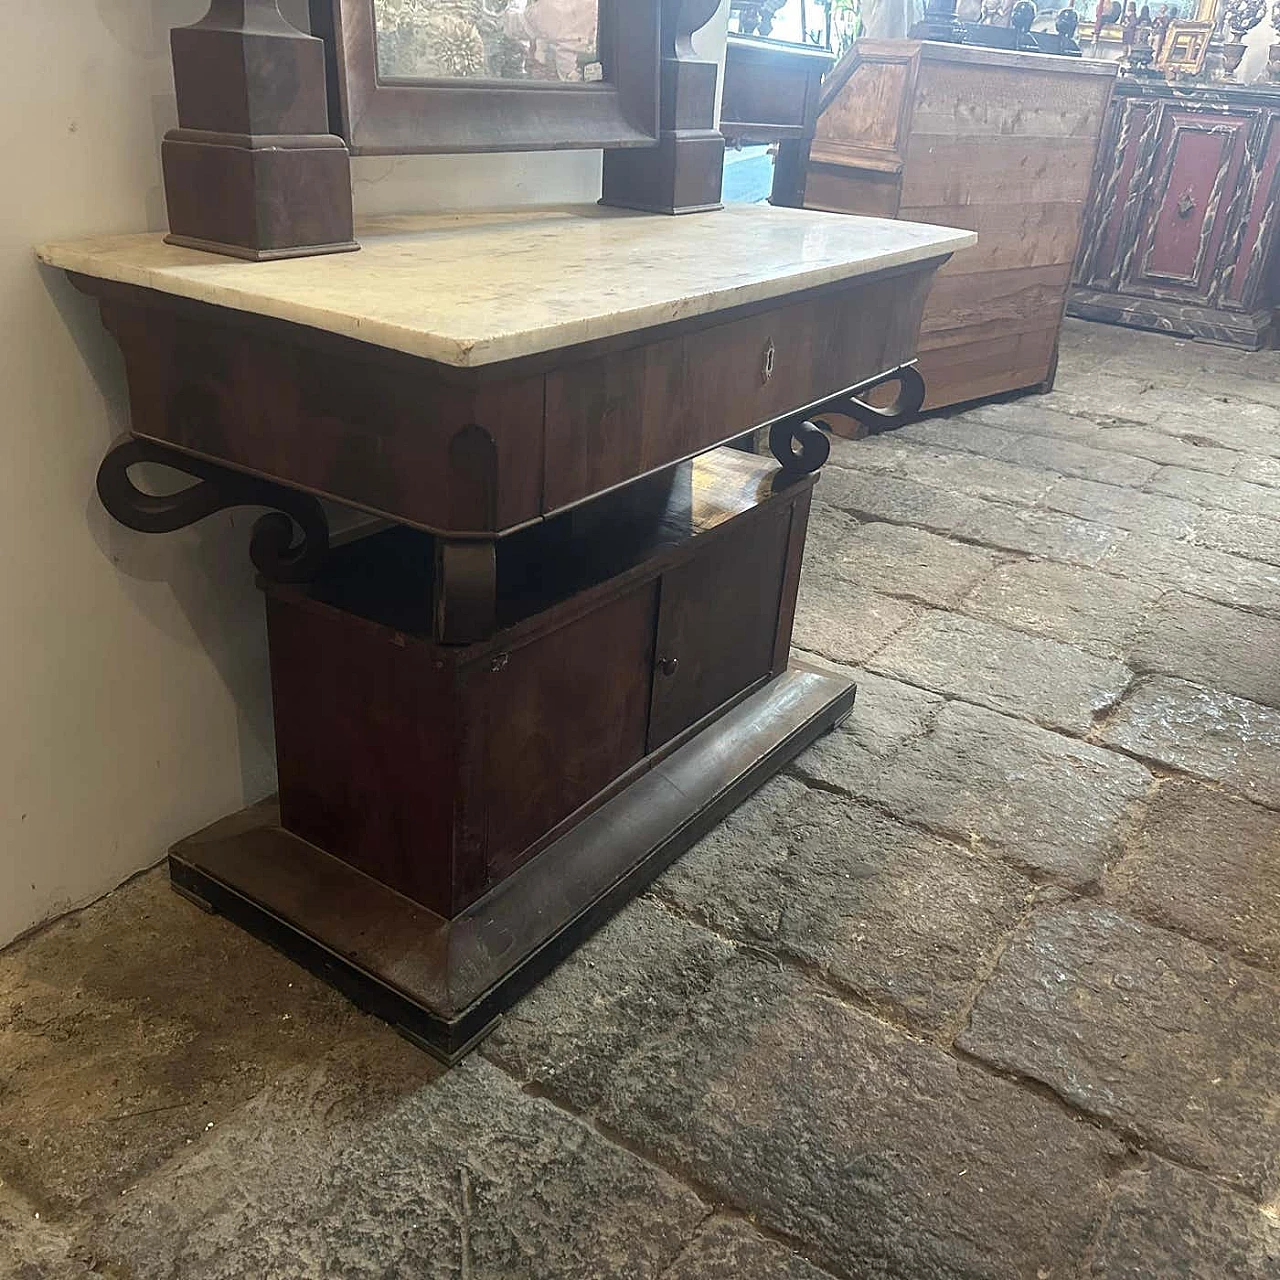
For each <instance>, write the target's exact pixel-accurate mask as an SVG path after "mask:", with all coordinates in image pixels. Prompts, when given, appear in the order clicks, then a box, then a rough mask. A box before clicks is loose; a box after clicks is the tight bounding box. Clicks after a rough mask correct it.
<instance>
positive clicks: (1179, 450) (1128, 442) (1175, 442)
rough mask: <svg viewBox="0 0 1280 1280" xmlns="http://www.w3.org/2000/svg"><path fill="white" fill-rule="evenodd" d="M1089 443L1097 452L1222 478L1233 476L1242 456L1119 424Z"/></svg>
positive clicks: (1099, 431) (1233, 452)
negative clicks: (1204, 472) (1116, 454)
mask: <svg viewBox="0 0 1280 1280" xmlns="http://www.w3.org/2000/svg"><path fill="white" fill-rule="evenodd" d="M1088 443H1089V444H1091V445H1093V447H1094V448H1096V449H1114V450H1116V451H1117V452H1119V453H1126V454H1130V455H1132V456H1133V457H1136V458H1146V459H1147V460H1148V461H1150V462H1158V463H1160V464H1161V465H1162V466H1172V467H1185V468H1187V470H1189V471H1211V472H1214V473H1215V474H1217V475H1222V476H1229V475H1232V474H1233V473H1234V472H1235V469H1236V468H1237V467H1238V466H1239V465H1240V459H1241V457H1242V456H1243V455H1242V454H1240V453H1238V452H1236V450H1234V449H1222V448H1219V447H1218V446H1217V445H1212V444H1206V443H1192V442H1191V441H1190V440H1185V439H1182V438H1180V437H1178V436H1171V435H1166V434H1164V433H1163V432H1160V431H1152V430H1150V429H1148V428H1146V427H1131V426H1123V425H1121V424H1119V423H1117V424H1116V425H1114V426H1105V427H1101V428H1099V430H1098V432H1097V434H1096V435H1094V436H1092V437H1091V438H1090V439H1089V441H1088ZM1101 478H1102V477H1099V479H1101ZM1126 483H1129V482H1127V481H1126Z"/></svg>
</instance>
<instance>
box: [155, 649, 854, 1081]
mask: <svg viewBox="0 0 1280 1280" xmlns="http://www.w3.org/2000/svg"><path fill="white" fill-rule="evenodd" d="M854 694H855V689H854V685H853V683H852V681H850V680H848V679H846V678H845V677H843V676H839V675H834V674H832V673H829V672H826V671H820V670H817V669H816V668H812V667H808V666H805V665H804V664H801V663H795V664H793V665H792V666H791V668H790V669H789V670H788V671H786V672H785V673H784V674H782V675H781V676H779V677H777V678H776V679H774V680H772V681H771V682H770V683H769V684H767V685H765V686H764V687H763V688H762V689H760V690H758V691H757V692H756V693H754V694H752V695H751V696H750V697H748V698H747V699H745V700H744V701H742V702H740V703H739V704H738V705H737V706H736V707H734V708H733V709H732V710H731V711H729V712H728V713H727V714H725V715H724V716H722V717H720V719H718V720H716V721H715V722H714V723H713V724H712V725H710V726H709V727H708V728H706V729H704V730H703V731H702V732H701V733H699V734H698V735H697V736H695V737H694V738H693V739H691V740H690V741H689V742H687V743H685V745H684V746H682V747H680V748H679V749H678V750H676V751H675V752H674V753H672V754H671V755H670V756H668V757H667V758H666V759H665V760H663V761H662V762H661V763H659V764H658V765H657V766H656V767H654V768H653V769H651V770H649V771H648V772H647V773H644V774H642V775H641V776H640V777H638V778H637V779H636V780H635V781H634V782H632V783H631V784H630V785H629V786H628V787H627V788H626V789H625V790H624V791H622V792H620V793H619V794H618V795H616V796H614V797H613V799H611V800H610V801H609V802H608V803H607V804H605V805H604V806H602V807H601V808H600V809H597V810H596V811H595V812H594V813H593V814H591V815H590V816H589V817H588V818H586V819H585V820H584V821H582V822H580V823H579V824H578V825H577V826H575V827H574V828H572V829H571V830H570V831H569V832H568V833H567V834H566V835H564V836H562V837H561V838H560V839H559V840H557V841H556V842H555V843H554V844H552V845H550V846H549V847H548V848H547V849H545V850H544V851H543V852H542V853H541V854H539V855H538V857H536V858H534V859H532V860H531V861H529V862H527V863H526V864H524V866H522V867H520V868H518V869H517V870H516V871H515V872H513V873H512V874H511V875H510V876H508V877H507V878H506V879H505V880H503V881H502V882H501V883H499V884H498V885H496V886H495V887H494V888H493V889H492V890H490V891H489V892H488V893H487V894H486V895H485V896H484V897H483V898H481V899H480V900H479V901H477V902H475V903H474V904H473V905H472V906H470V907H469V908H467V909H466V910H465V911H464V912H462V914H460V915H458V916H456V917H454V918H453V919H452V920H450V919H447V918H445V917H444V916H440V915H437V914H436V913H434V912H432V911H429V910H427V909H426V908H425V907H422V906H420V905H418V904H417V903H415V902H413V901H411V900H410V899H409V898H406V897H403V896H402V895H401V894H398V893H396V892H395V891H394V890H393V889H390V888H388V887H387V886H385V885H383V884H380V883H379V882H378V881H376V880H374V879H373V878H372V877H370V876H367V875H364V874H363V873H361V872H360V871H357V870H356V869H355V868H354V867H352V866H349V865H348V864H347V863H345V862H343V861H340V860H339V859H338V858H334V857H331V856H330V855H329V854H327V853H324V852H322V851H321V850H320V849H318V848H316V847H315V846H314V845H312V844H308V843H307V842H306V841H305V840H303V839H301V838H300V837H298V836H295V835H292V834H291V833H289V832H288V831H285V830H284V829H283V828H282V827H281V826H280V825H279V813H278V810H277V808H276V806H275V805H274V804H272V803H265V804H261V805H257V806H254V807H253V808H250V809H246V810H244V811H243V812H242V813H239V814H236V815H234V816H233V817H230V818H225V819H223V820H222V821H221V822H217V823H215V824H214V825H213V826H211V827H208V828H207V829H206V830H204V831H202V832H200V833H199V834H198V835H195V836H192V837H191V838H190V839H187V840H184V841H182V842H181V843H180V844H177V845H175V846H174V848H173V850H172V852H171V854H170V858H169V867H170V873H171V876H172V879H173V884H174V887H175V888H177V889H179V890H180V891H181V892H183V893H184V894H185V895H186V896H188V897H192V898H194V899H196V900H197V901H198V902H200V903H201V904H202V905H205V906H207V907H208V908H209V909H211V910H215V911H218V912H220V913H222V914H224V915H226V916H227V917H228V918H230V919H232V920H234V921H235V922H236V923H237V924H239V925H241V926H242V927H243V928H245V929H248V930H249V931H250V932H251V933H254V934H255V935H257V936H258V937H260V938H262V939H263V940H264V941H266V942H269V943H271V944H272V945H273V946H275V947H277V948H278V949H279V950H281V951H283V952H284V953H285V954H286V955H289V956H291V957H292V958H293V959H295V960H297V961H298V962H299V963H301V964H302V965H304V966H305V967H307V968H308V969H311V970H312V971H313V972H316V973H318V974H319V975H320V976H321V977H323V978H324V979H325V980H326V981H328V982H330V983H332V984H333V985H334V986H336V987H338V988H339V989H340V990H342V991H343V992H345V993H346V994H347V995H348V996H349V997H350V998H351V999H352V1000H354V1001H355V1002H356V1003H357V1004H358V1005H360V1006H361V1007H362V1008H364V1009H367V1010H368V1011H369V1012H370V1013H373V1014H375V1015H376V1016H378V1017H380V1018H383V1019H385V1020H386V1021H388V1022H390V1023H392V1024H393V1025H394V1026H395V1027H396V1028H397V1030H400V1031H402V1032H403V1033H404V1034H405V1035H407V1036H408V1037H409V1038H410V1039H412V1040H413V1041H414V1042H415V1043H417V1044H419V1045H421V1046H422V1047H423V1048H425V1049H427V1050H428V1051H429V1052H431V1053H433V1054H434V1055H436V1056H437V1057H439V1058H441V1059H443V1060H444V1061H445V1062H455V1061H457V1060H458V1058H460V1057H461V1056H462V1055H463V1054H465V1053H466V1052H467V1051H468V1050H469V1049H470V1048H471V1047H473V1046H474V1044H475V1043H476V1041H477V1039H478V1038H480V1037H481V1036H483V1035H484V1034H485V1033H486V1032H487V1031H488V1030H489V1029H490V1028H491V1027H492V1025H493V1022H494V1019H496V1018H497V1017H498V1016H499V1015H500V1014H501V1013H503V1012H504V1011H505V1010H506V1009H509V1008H510V1007H511V1005H513V1004H514V1003H515V1002H516V1001H517V1000H518V999H520V997H521V996H523V995H524V994H525V993H526V992H527V991H528V990H529V989H530V988H531V987H532V986H533V985H534V984H535V983H537V982H538V981H539V980H540V979H541V978H542V977H543V976H545V974H546V973H548V972H549V971H550V970H551V969H552V968H553V967H554V966H555V965H556V964H558V963H559V962H560V961H561V960H562V959H563V958H564V957H565V956H566V955H568V954H569V953H570V952H571V951H572V950H573V949H574V948H575V947H576V946H577V945H578V944H579V943H580V942H582V941H583V940H584V939H585V938H587V937H589V936H590V935H591V934H592V933H593V932H594V931H595V930H596V929H597V928H598V927H599V926H600V925H601V924H603V923H604V922H605V921H606V920H608V918H609V917H610V916H611V915H613V914H614V912H616V911H617V910H618V908H619V907H621V906H622V905H623V903H625V902H627V901H628V900H629V899H631V898H632V897H634V896H635V895H636V894H637V893H639V892H640V891H641V890H642V889H643V888H644V887H645V886H646V885H648V884H649V883H650V882H651V881H652V880H653V879H654V878H655V877H656V876H657V875H659V874H660V873H661V872H662V871H663V870H664V869H665V868H666V867H667V866H669V865H670V864H671V863H672V862H673V861H674V860H675V859H676V858H677V857H679V855H680V854H681V853H682V852H684V850H686V849H687V848H689V847H690V846H691V845H692V844H694V843H695V842H696V841H697V840H699V839H700V838H701V837H702V836H703V835H705V834H706V832H708V831H709V830H710V829H711V828H712V827H713V826H714V825H715V824H716V823H717V822H719V821H720V819H721V818H723V817H724V816H725V815H726V814H727V813H729V812H730V811H731V810H732V809H733V808H734V807H735V806H737V805H738V804H739V803H741V801H742V800H743V799H745V798H746V797H747V796H748V795H750V794H751V793H752V792H753V791H755V790H756V789H757V788H758V787H759V786H760V785H761V784H762V783H763V782H764V781H765V780H766V779H767V778H769V777H771V776H772V775H773V774H775V773H777V772H778V770H780V769H781V768H782V767H783V766H784V765H786V764H787V762H788V761H790V760H791V759H792V758H793V757H794V756H796V755H797V754H798V753H799V752H801V751H803V750H804V748H805V747H807V746H808V745H809V744H810V743H811V742H813V741H814V739H816V738H817V737H818V736H819V735H821V734H822V733H825V732H826V731H827V730H828V729H830V728H832V727H833V726H834V725H836V724H838V723H840V721H841V720H843V719H844V718H845V717H846V716H847V715H848V714H849V712H850V711H851V710H852V708H853V700H854Z"/></svg>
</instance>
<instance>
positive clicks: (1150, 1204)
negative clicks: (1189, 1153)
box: [1092, 1156, 1280, 1280]
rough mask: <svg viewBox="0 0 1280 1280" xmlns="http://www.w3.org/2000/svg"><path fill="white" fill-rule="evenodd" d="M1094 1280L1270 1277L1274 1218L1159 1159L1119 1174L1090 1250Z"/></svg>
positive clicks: (1277, 1232) (1279, 1241)
mask: <svg viewBox="0 0 1280 1280" xmlns="http://www.w3.org/2000/svg"><path fill="white" fill-rule="evenodd" d="M1092 1275H1094V1276H1096V1277H1098V1278H1099V1280H1172V1278H1173V1277H1175V1276H1176V1277H1177V1278H1178V1280H1275V1277H1276V1276H1277V1275H1280V1221H1277V1219H1276V1218H1274V1217H1271V1216H1268V1215H1267V1214H1265V1213H1263V1212H1262V1211H1261V1210H1260V1209H1259V1208H1258V1206H1257V1205H1256V1204H1253V1203H1252V1202H1251V1201H1249V1200H1247V1199H1245V1198H1244V1197H1243V1196H1240V1195H1237V1194H1235V1193H1234V1192H1232V1191H1229V1190H1227V1188H1226V1187H1224V1186H1222V1185H1221V1184H1220V1183H1217V1182H1215V1181H1214V1180H1213V1179H1211V1178H1206V1177H1204V1176H1203V1175H1201V1174H1198V1173H1193V1172H1192V1171H1191V1170H1189V1169H1182V1168H1180V1167H1179V1166H1178V1165H1176V1164H1170V1163H1169V1162H1168V1161H1167V1160H1161V1159H1160V1158H1159V1157H1158V1156H1153V1157H1151V1159H1150V1161H1149V1164H1148V1167H1146V1168H1144V1169H1135V1170H1133V1171H1131V1172H1129V1173H1126V1174H1125V1175H1124V1176H1123V1178H1122V1179H1121V1182H1120V1188H1119V1190H1118V1191H1117V1193H1116V1198H1115V1201H1114V1202H1113V1204H1112V1207H1111V1213H1110V1215H1109V1217H1108V1219H1107V1225H1106V1227H1105V1228H1104V1230H1103V1232H1102V1236H1101V1239H1100V1240H1099V1242H1098V1247H1097V1249H1096V1251H1095V1253H1094V1259H1093V1267H1092Z"/></svg>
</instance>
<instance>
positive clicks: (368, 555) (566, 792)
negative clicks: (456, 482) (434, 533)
mask: <svg viewBox="0 0 1280 1280" xmlns="http://www.w3.org/2000/svg"><path fill="white" fill-rule="evenodd" d="M812 485H813V477H804V478H800V479H796V480H794V481H792V482H790V483H783V482H782V473H781V472H779V470H778V469H777V467H776V465H775V464H774V463H773V462H772V460H769V461H767V462H766V460H764V459H761V458H754V457H751V456H750V455H747V454H742V453H738V452H736V451H734V450H714V451H712V452H711V453H710V454H706V455H703V456H702V457H700V458H698V459H695V460H694V461H693V462H691V463H686V464H684V465H683V466H682V467H681V468H679V469H678V470H677V481H676V483H674V484H672V485H671V486H670V488H669V492H668V490H667V489H666V488H661V489H659V490H658V492H659V494H660V497H661V498H662V500H661V501H660V502H659V505H658V507H657V508H656V509H655V510H654V511H652V512H651V513H650V515H649V519H648V523H647V525H645V524H644V523H643V522H640V524H641V526H642V527H640V528H639V529H638V532H637V533H636V534H635V536H634V538H633V540H632V547H631V551H630V553H629V554H628V556H627V557H626V559H625V561H624V562H622V563H611V564H610V565H609V566H608V567H607V570H601V569H599V567H598V566H595V564H594V560H593V547H594V544H595V543H596V542H598V541H599V539H598V536H597V535H598V532H599V529H600V525H601V521H602V520H603V521H604V522H605V523H608V520H609V518H610V512H609V510H608V509H606V510H605V511H603V512H597V513H594V515H593V517H592V518H591V519H585V520H579V521H577V522H576V524H573V525H570V524H568V523H565V522H562V523H561V524H559V525H557V526H552V525H548V526H547V527H546V529H545V531H541V530H538V531H535V532H534V534H533V535H531V536H534V537H537V538H544V539H545V540H546V543H547V546H548V547H554V551H555V556H556V558H557V560H558V562H559V564H560V565H561V567H562V568H563V570H564V575H563V582H558V583H557V584H534V583H530V582H528V581H527V580H526V581H520V580H513V581H512V583H511V590H512V593H513V598H514V597H515V596H518V597H519V599H520V601H521V602H522V605H521V609H520V610H518V611H517V612H518V613H519V614H520V616H515V617H513V618H512V619H511V621H510V623H509V625H507V626H506V627H505V629H504V630H502V631H500V632H499V633H498V634H497V635H496V636H494V637H493V638H492V639H491V640H487V641H485V642H483V643H482V644H475V645H460V646H449V645H441V644H436V643H433V642H431V641H429V640H427V639H424V638H423V637H422V636H421V635H419V634H416V633H415V631H414V630H413V628H412V626H411V625H406V624H407V622H408V621H410V620H411V619H412V617H413V613H414V609H413V602H412V601H409V602H406V601H405V600H403V599H400V598H396V597H387V598H384V597H383V596H382V595H381V594H380V590H379V588H378V585H377V584H379V583H383V582H385V583H387V584H391V583H395V584H399V585H398V586H397V588H396V589H397V590H403V585H402V584H404V583H405V581H406V574H405V572H404V567H405V564H406V563H407V562H410V561H412V562H416V563H420V564H422V565H423V566H424V569H423V572H424V573H426V572H428V570H427V568H426V566H429V565H430V563H431V562H432V557H431V555H430V539H429V538H428V537H427V536H426V535H421V534H416V533H413V532H411V531H407V530H402V529H401V530H393V531H389V532H387V533H383V534H375V535H374V536H372V537H370V538H366V539H364V540H362V541H361V542H357V543H354V544H350V545H349V546H347V547H344V548H340V549H339V550H338V552H336V553H335V554H334V555H333V556H332V558H331V563H330V567H329V568H328V569H327V570H326V572H325V575H324V577H323V578H322V579H321V580H320V581H319V582H317V583H315V584H312V586H311V587H310V588H308V589H301V588H293V587H279V586H270V587H268V588H267V590H268V599H267V621H268V636H269V641H270V648H271V668H272V681H273V692H274V698H275V708H276V723H277V743H276V754H277V761H278V768H279V783H280V806H281V825H282V826H284V827H285V828H286V829H287V830H289V831H292V832H293V833H294V834H295V835H298V836H301V837H302V838H303V839H305V840H307V841H309V842H310V843H312V844H314V845H316V846H318V847H319V848H321V849H323V850H325V851H326V852H328V853H330V854H332V855H333V856H334V857H337V858H340V859H342V860H343V861H345V862H348V863H350V864H352V865H354V866H356V867H359V868H360V869H361V870H364V871H366V872H368V873H369V874H370V875H373V876H375V877H376V878H377V879H379V880H381V881H383V882H384V883H386V884H388V885H390V886H392V887H393V888H395V889H397V890H398V891H399V892H400V893H402V894H404V895H405V896H407V897H409V898H411V899H413V900H414V901H415V902H418V903H420V904H422V905H423V906H426V907H428V908H430V909H431V910H433V911H435V912H438V913H439V914H441V915H444V916H452V915H456V914H457V913H458V912H459V911H461V910H463V909H464V908H465V907H466V906H467V905H468V904H470V903H471V902H474V901H475V900H476V899H477V898H479V897H480V896H481V895H482V894H484V893H485V892H486V890H487V889H489V888H490V887H492V886H493V885H494V884H495V883H497V882H498V881H500V880H502V879H503V878H504V877H505V876H506V875H508V874H510V872H511V871H513V870H514V869H515V868H516V867H517V866H519V865H521V864H522V863H523V862H525V861H527V860H528V859H529V858H531V857H535V856H536V855H537V854H538V853H539V852H540V851H541V850H542V849H543V848H544V847H545V846H546V845H547V844H549V843H550V842H551V841H552V840H553V839H554V838H556V837H557V836H559V835H561V834H563V832H564V831H565V830H567V829H568V827H569V826H571V825H572V824H573V823H574V822H576V821H578V820H580V819H581V818H582V817H584V816H585V815H586V814H587V813H589V812H591V810H592V809H593V808H594V807H596V806H598V805H599V804H600V803H603V801H604V800H605V799H607V798H608V797H609V796H610V795H612V794H614V793H615V792H616V791H617V790H619V789H620V788H621V787H622V786H623V785H625V783H626V782H628V781H630V780H631V779H632V778H633V777H634V776H635V775H636V773H637V772H638V771H642V770H644V769H645V768H647V767H649V765H651V764H652V763H654V762H656V761H657V760H659V759H661V758H662V757H663V755H664V754H665V753H667V752H669V751H670V750H672V749H674V748H675V747H677V746H678V745H680V743H681V742H682V741H683V740H684V738H685V737H687V736H688V734H689V733H690V732H696V730H697V728H698V726H699V724H700V722H701V721H703V720H704V719H705V718H706V717H708V716H710V715H711V714H712V713H714V712H715V711H717V709H719V708H722V707H724V706H725V704H727V703H729V702H731V701H732V700H734V699H735V698H737V697H739V696H741V695H744V694H745V693H747V692H748V691H750V690H751V689H753V688H755V687H757V686H759V685H760V684H762V683H763V682H765V681H767V680H768V679H769V678H771V677H772V676H776V675H778V674H780V673H781V672H782V671H783V670H785V669H786V663H787V651H788V645H789V642H790V632H791V621H792V618H793V616H794V609H795V597H796V589H797V581H798V576H799V560H800V548H801V547H802V546H803V541H804V530H805V525H806V523H807V518H808V510H809V502H810V495H811V491H812ZM616 501H617V502H618V504H619V506H618V512H619V518H621V513H622V511H623V506H622V503H623V501H624V498H623V496H622V495H620V496H619V497H618V498H617V499H616ZM625 518H626V519H627V521H628V522H629V524H630V525H631V526H632V527H636V526H637V517H636V512H635V511H634V510H633V509H630V508H628V509H627V510H626V512H625ZM575 529H577V530H580V532H578V533H575ZM525 550H526V551H527V548H526V549H525ZM539 558H540V557H537V556H528V555H526V556H524V557H522V559H521V560H520V563H524V562H528V563H531V564H532V563H536V562H537V561H538V560H539ZM388 562H394V565H395V569H396V571H395V572H387V571H386V565H387V564H388ZM599 573H604V574H605V576H601V577H600V578H599V580H598V581H588V582H586V583H585V584H584V582H583V580H582V579H583V575H584V574H585V575H586V576H587V577H588V579H590V578H591V577H592V575H593V574H599ZM513 577H514V578H515V579H518V578H519V575H518V574H517V575H513ZM500 581H501V576H500ZM429 586H430V583H429V581H426V580H425V579H424V580H421V581H419V582H418V583H417V584H416V587H415V589H416V590H417V591H419V592H420V593H421V594H423V595H424V597H425V598H426V599H429V598H430V594H429ZM539 587H542V588H543V590H542V591H541V592H540V590H539ZM540 594H541V595H542V596H543V597H544V598H543V599H541V601H540V606H539V607H533V606H531V605H529V604H528V603H527V602H529V601H539V596H540ZM500 606H501V602H500Z"/></svg>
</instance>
